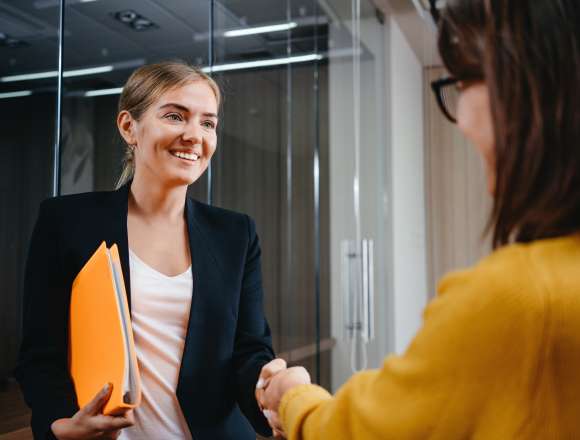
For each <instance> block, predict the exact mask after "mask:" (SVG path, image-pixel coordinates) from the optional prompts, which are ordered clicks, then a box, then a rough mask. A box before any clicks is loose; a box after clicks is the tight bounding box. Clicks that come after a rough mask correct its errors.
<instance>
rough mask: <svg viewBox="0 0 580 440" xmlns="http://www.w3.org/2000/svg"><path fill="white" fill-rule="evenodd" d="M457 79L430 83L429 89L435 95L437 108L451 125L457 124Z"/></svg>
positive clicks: (442, 79)
mask: <svg viewBox="0 0 580 440" xmlns="http://www.w3.org/2000/svg"><path fill="white" fill-rule="evenodd" d="M460 81H462V80H460V79H459V78H453V77H448V78H441V79H438V80H437V81H433V82H432V83H431V89H432V90H433V93H435V99H437V104H439V108H440V109H441V111H442V112H443V114H444V115H445V117H446V118H447V119H449V120H450V121H451V122H452V123H453V124H456V123H457V101H458V100H459V88H458V87H457V83H459V82H460Z"/></svg>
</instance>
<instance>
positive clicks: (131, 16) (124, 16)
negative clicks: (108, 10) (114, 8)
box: [115, 10, 137, 23]
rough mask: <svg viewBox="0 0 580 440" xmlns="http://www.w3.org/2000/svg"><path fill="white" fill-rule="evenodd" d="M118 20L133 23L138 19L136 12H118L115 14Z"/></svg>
mask: <svg viewBox="0 0 580 440" xmlns="http://www.w3.org/2000/svg"><path fill="white" fill-rule="evenodd" d="M115 17H116V18H117V20H119V21H122V22H123V23H131V22H132V21H133V20H135V19H136V18H137V13H136V12H135V11H131V10H127V11H121V12H117V13H116V14H115Z"/></svg>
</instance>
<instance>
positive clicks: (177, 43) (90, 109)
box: [61, 0, 210, 200]
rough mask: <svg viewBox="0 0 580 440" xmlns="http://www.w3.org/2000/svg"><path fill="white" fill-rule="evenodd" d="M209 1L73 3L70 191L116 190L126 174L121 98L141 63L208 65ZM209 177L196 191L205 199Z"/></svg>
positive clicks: (66, 114) (67, 95)
mask: <svg viewBox="0 0 580 440" xmlns="http://www.w3.org/2000/svg"><path fill="white" fill-rule="evenodd" d="M209 8H210V3H209V2H208V1H203V0H197V1H189V0H174V1H161V0H156V1H147V2H143V1H138V0H133V1H126V2H123V3H119V2H115V1H111V0H99V1H92V2H67V3H66V11H65V14H66V21H65V29H66V33H65V36H66V38H65V43H64V70H65V72H73V73H74V72H76V74H73V75H71V74H69V75H68V76H67V75H66V74H65V80H64V100H63V118H62V144H61V145H62V154H61V157H62V167H61V190H62V193H65V194H66V193H77V192H83V191H92V190H109V189H112V188H113V187H114V186H115V183H116V181H117V179H118V177H119V174H120V169H121V160H122V156H123V150H124V143H123V142H122V140H121V138H120V136H119V135H118V132H117V127H116V122H115V119H116V114H117V101H118V98H119V94H120V92H121V88H122V86H123V84H124V83H125V81H126V80H127V78H128V77H129V75H130V74H131V73H132V72H133V71H134V70H135V69H136V68H137V67H139V66H142V65H144V64H149V63H154V62H156V61H161V60H167V59H175V58H178V59H182V60H185V61H187V62H189V63H192V64H196V65H202V66H205V65H207V64H208V59H209V58H208V48H209V43H208V41H209V40H208V38H207V37H206V38H201V39H200V38H198V37H199V36H200V35H206V36H207V35H208V32H209ZM206 193H207V175H205V176H203V177H202V178H201V179H200V180H199V181H197V182H196V183H195V184H194V185H192V186H191V187H190V194H191V195H193V196H194V197H196V198H197V199H200V200H205V198H206Z"/></svg>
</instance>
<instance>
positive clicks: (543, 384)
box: [259, 0, 580, 440]
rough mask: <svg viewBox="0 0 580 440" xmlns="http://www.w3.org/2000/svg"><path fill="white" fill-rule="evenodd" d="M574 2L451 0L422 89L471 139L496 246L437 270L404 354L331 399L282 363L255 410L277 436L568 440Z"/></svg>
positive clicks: (576, 357) (579, 286)
mask: <svg viewBox="0 0 580 440" xmlns="http://www.w3.org/2000/svg"><path fill="white" fill-rule="evenodd" d="M578 23H580V2H578V0H550V1H530V2H522V1H515V0H450V1H447V6H446V8H445V9H444V10H443V11H442V14H441V18H440V22H439V49H440V52H441V56H442V59H443V61H444V63H445V66H446V67H447V69H448V71H449V72H450V74H451V75H452V76H451V77H449V78H446V79H443V80H440V81H436V82H435V83H434V84H433V89H434V91H435V92H436V94H437V99H438V101H439V104H440V106H441V107H442V110H443V112H444V113H445V115H446V116H447V117H448V118H449V119H450V120H451V121H453V122H457V124H458V127H459V129H460V130H461V131H462V132H463V133H464V134H465V136H466V137H467V138H468V139H469V140H470V141H471V142H472V143H473V144H474V145H475V147H476V148H477V150H478V152H479V153H480V154H481V156H482V158H483V161H484V163H485V166H486V173H487V178H488V189H489V192H490V193H491V194H492V195H493V197H494V207H493V211H492V214H491V217H490V222H489V225H490V228H491V229H492V238H493V245H494V252H493V253H492V254H491V255H490V256H488V257H487V258H484V259H483V260H482V261H481V262H479V263H478V264H477V265H476V266H475V267H473V268H471V269H469V270H464V271H461V272H455V273H452V274H449V275H447V276H446V277H445V278H444V279H443V280H442V281H441V283H440V284H439V288H438V296H437V297H436V299H434V300H433V301H432V302H431V303H430V304H429V305H428V307H427V309H426V311H425V314H424V323H423V327H422V328H421V329H420V331H419V332H418V334H417V335H416V337H415V338H414V340H413V341H412V343H411V344H410V346H409V347H408V349H407V350H406V352H405V353H404V354H403V355H401V356H389V357H388V358H387V359H386V360H385V362H384V364H383V367H382V368H381V369H379V370H376V371H366V372H362V373H359V374H357V375H355V376H354V377H353V378H351V379H350V380H349V381H348V382H347V383H346V384H345V385H344V386H343V387H342V388H341V389H340V390H339V391H338V392H337V394H336V395H335V396H331V395H330V394H329V393H327V392H326V391H325V390H324V389H322V388H320V387H317V386H314V385H310V384H309V383H310V380H309V377H308V373H306V371H305V370H304V369H301V368H290V369H288V370H285V371H283V372H280V373H278V374H276V375H274V376H272V377H270V378H269V379H268V380H267V381H266V387H265V388H264V389H263V390H261V395H260V396H259V398H260V402H261V403H262V405H263V406H264V407H265V408H266V411H267V412H266V415H267V416H268V418H269V420H270V423H271V424H272V425H273V426H275V427H277V428H278V429H280V430H284V431H285V432H286V434H287V435H288V436H289V437H290V438H291V439H321V438H329V439H330V438H332V439H371V438H373V439H374V438H384V439H398V440H401V439H425V438H430V439H445V440H448V439H457V438H461V439H464V438H477V439H509V438H522V439H564V438H580V424H579V423H578V417H579V414H580V399H579V398H578V396H580V379H579V378H578V371H580V332H579V331H578V328H579V327H578V323H579V322H580V145H579V144H578V143H579V142H580V87H579V86H578V83H579V80H580V76H579V72H580V27H579V26H578Z"/></svg>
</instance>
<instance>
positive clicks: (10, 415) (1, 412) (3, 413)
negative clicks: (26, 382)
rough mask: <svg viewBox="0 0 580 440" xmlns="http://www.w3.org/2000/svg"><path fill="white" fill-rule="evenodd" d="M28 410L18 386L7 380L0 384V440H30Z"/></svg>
mask: <svg viewBox="0 0 580 440" xmlns="http://www.w3.org/2000/svg"><path fill="white" fill-rule="evenodd" d="M29 424H30V410H29V409H28V407H27V406H26V403H24V399H23V398H22V395H21V394H20V388H19V386H18V384H17V383H16V382H15V381H14V380H11V379H8V380H6V381H4V382H2V383H1V384H0V440H32V431H30V428H29Z"/></svg>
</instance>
